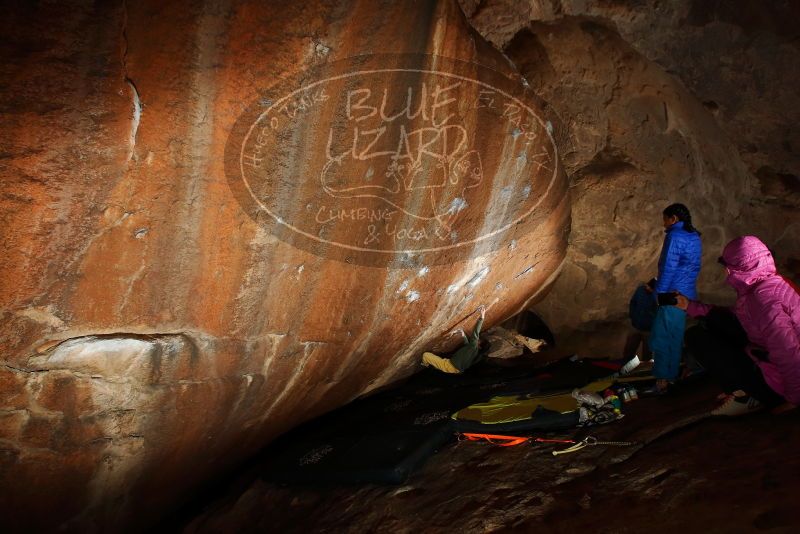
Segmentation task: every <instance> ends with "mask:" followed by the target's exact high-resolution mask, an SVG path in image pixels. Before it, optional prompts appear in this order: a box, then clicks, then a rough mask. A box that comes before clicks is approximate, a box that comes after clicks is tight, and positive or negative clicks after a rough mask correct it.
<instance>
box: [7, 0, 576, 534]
mask: <svg viewBox="0 0 800 534" xmlns="http://www.w3.org/2000/svg"><path fill="white" fill-rule="evenodd" d="M75 4H76V5H68V6H67V5H64V6H61V5H59V6H40V7H30V8H19V9H18V11H15V12H12V13H11V15H10V16H9V17H6V18H5V21H4V22H3V23H2V24H3V28H2V31H3V35H4V36H5V37H6V41H7V43H11V44H10V45H8V46H6V47H4V48H3V50H2V56H0V57H1V58H2V59H1V60H0V61H2V64H1V65H0V68H1V69H2V72H3V78H4V79H5V80H6V81H7V86H6V88H5V89H4V90H3V92H2V94H0V99H1V100H0V105H2V108H3V110H4V111H3V124H2V127H0V136H1V137H2V146H3V149H2V150H3V162H4V164H3V167H2V169H3V170H2V173H3V193H4V194H3V196H2V197H0V217H2V224H3V229H4V231H3V254H2V255H1V256H2V259H0V262H2V272H3V277H2V280H0V298H2V314H3V315H2V317H3V319H2V326H0V336H1V337H0V343H2V346H3V354H2V357H3V359H4V363H5V367H4V369H3V371H2V374H0V380H2V382H0V383H2V385H3V396H2V406H0V409H2V410H3V411H4V412H3V413H4V418H3V419H2V424H0V430H2V432H3V434H2V436H0V437H2V439H3V444H4V445H3V449H4V454H3V455H2V459H1V461H2V462H3V464H2V465H3V467H2V472H3V474H4V476H3V477H2V482H0V494H2V497H0V503H1V506H2V510H3V512H2V513H3V516H4V517H10V515H9V514H11V513H12V511H13V516H14V517H19V518H24V524H25V525H26V527H29V528H34V527H37V526H38V527H54V526H58V525H67V526H69V527H72V528H84V527H86V526H87V525H89V526H91V525H93V526H94V527H96V528H103V527H105V528H109V527H111V526H114V525H118V524H121V523H122V522H124V523H125V524H126V525H128V526H130V527H135V526H141V525H145V524H147V523H149V522H150V521H152V520H153V519H154V518H156V517H158V516H159V515H161V514H162V513H163V512H164V511H165V510H167V509H170V508H171V507H173V506H174V505H175V503H177V502H179V501H180V499H181V498H183V497H185V496H186V495H187V491H188V489H189V488H192V487H194V486H196V485H198V484H199V483H200V482H201V481H204V480H207V479H208V478H209V477H211V476H213V475H215V474H217V473H220V472H221V471H222V470H223V469H224V468H226V467H229V466H231V465H233V464H235V463H236V462H237V461H239V460H241V459H242V458H244V457H246V456H247V455H249V454H251V453H252V452H253V451H255V450H256V449H257V448H258V447H260V446H261V445H263V444H264V443H266V442H267V441H269V440H270V439H272V438H273V437H275V436H276V435H278V434H280V433H282V432H284V431H285V430H287V429H288V428H290V427H292V426H294V425H296V424H298V423H300V422H302V421H303V420H306V419H308V418H310V417H313V416H315V415H318V414H320V413H323V412H325V411H327V410H330V409H332V408H334V407H336V406H338V405H341V404H342V403H345V402H347V401H349V400H351V399H353V398H355V397H357V396H359V395H362V394H365V393H367V392H369V391H371V390H374V389H375V388H378V387H381V386H383V385H385V384H387V383H390V382H391V381H393V380H395V379H398V378H400V377H402V376H404V375H406V374H408V373H410V372H412V371H413V370H414V368H415V366H416V365H417V359H418V357H419V354H420V353H421V351H423V350H427V349H434V350H445V349H447V348H450V347H452V346H453V344H454V343H456V340H455V339H453V338H449V337H447V333H448V332H449V331H451V330H452V329H453V328H454V327H456V326H459V325H460V326H464V327H467V328H469V327H471V326H472V321H473V320H474V315H472V313H473V312H474V310H475V309H476V308H477V306H478V305H480V304H486V305H488V306H489V311H488V314H487V317H488V322H489V323H496V322H498V321H500V320H502V319H505V318H506V317H508V316H510V315H512V314H513V313H515V312H516V311H518V310H519V309H521V308H522V307H523V306H525V304H526V303H527V302H528V301H529V299H531V298H535V297H536V295H537V294H539V293H540V292H541V291H542V290H543V289H545V288H546V287H547V286H548V285H549V284H550V282H552V280H553V279H554V277H555V275H556V274H557V272H558V269H559V268H560V265H561V264H562V262H563V259H564V255H565V247H566V237H567V233H568V230H569V211H570V210H569V200H568V196H567V187H566V181H565V178H564V174H563V171H562V170H561V166H560V164H559V158H558V152H557V147H556V145H555V143H554V141H553V138H552V135H551V134H552V124H550V123H548V122H547V118H546V117H545V116H544V115H543V114H542V112H541V108H540V107H539V106H538V105H537V104H536V101H535V99H534V98H533V97H532V96H531V95H530V94H529V93H528V91H527V90H526V89H525V87H524V86H523V84H522V83H521V81H520V80H519V79H518V78H516V77H515V76H514V74H513V72H511V71H510V67H509V66H508V64H507V62H506V61H505V60H504V58H503V57H502V56H501V55H500V54H498V53H497V52H496V51H494V50H493V49H492V48H491V47H489V46H488V45H486V44H485V43H484V42H483V40H482V39H481V38H480V37H478V36H477V35H475V34H474V33H473V32H472V31H471V30H470V29H469V27H468V26H467V24H466V23H465V21H464V19H463V16H462V14H461V12H460V10H459V8H458V6H457V5H456V4H455V3H454V2H451V1H442V2H414V3H406V2H387V3H384V4H381V3H374V2H366V1H361V2H358V1H350V2H344V3H342V2H336V3H334V2H322V1H318V2H302V3H300V2H298V3H287V2H268V3H264V2H256V1H250V2H244V3H232V2H231V3H228V2H223V1H208V2H205V3H203V4H202V5H198V4H189V3H188V2H186V3H183V2H180V3H175V2H167V3H164V2H155V1H153V2H145V3H129V4H128V6H127V9H126V8H125V7H124V5H123V4H122V3H119V4H117V5H112V4H108V3H103V4H97V5H83V4H81V5H77V2H76V3H75ZM378 53H380V54H390V55H391V57H388V56H386V57H384V56H372V58H371V59H370V58H367V59H363V60H354V59H348V58H352V56H358V55H370V54H378ZM376 58H378V59H376ZM381 58H383V59H381ZM442 58H450V59H442ZM358 61H362V65H367V66H368V67H369V68H370V69H372V70H376V69H378V70H380V69H387V68H389V67H392V68H394V69H396V72H392V73H391V75H389V74H386V73H384V74H382V75H380V76H378V77H374V76H373V77H370V76H367V75H363V76H361V75H360V76H359V77H357V78H351V79H349V80H352V79H355V80H357V82H358V83H356V82H352V83H350V82H347V83H345V82H341V83H336V82H332V83H329V84H327V85H326V86H325V87H326V88H327V93H326V95H327V97H328V98H327V99H325V100H318V101H317V102H318V103H320V104H324V105H319V106H317V107H314V106H313V105H306V104H303V105H305V106H306V108H305V109H304V110H303V111H302V112H297V113H295V115H294V116H293V117H292V120H293V121H294V122H293V123H291V124H288V123H285V124H279V125H278V128H276V129H275V132H276V134H275V135H274V136H273V137H270V138H269V139H267V138H264V139H263V143H261V141H256V142H257V143H261V146H262V147H265V148H263V153H264V154H265V155H266V157H267V159H266V161H267V163H266V164H265V165H264V166H263V167H260V173H259V174H257V175H254V176H250V178H251V179H253V180H255V179H257V180H260V181H259V182H258V187H257V188H255V189H256V190H257V191H255V192H254V194H253V195H251V196H250V197H249V198H250V199H251V200H255V199H260V200H263V199H265V198H268V199H269V201H270V202H271V203H270V202H267V203H266V204H265V205H266V206H270V207H271V209H270V211H269V212H266V211H265V210H264V209H261V210H259V209H258V203H251V202H250V201H249V200H248V197H247V196H243V195H242V193H243V191H244V190H243V188H242V187H241V184H242V176H238V175H237V174H236V173H235V172H232V171H231V169H234V170H235V169H236V165H232V162H233V163H235V160H231V159H230V155H231V154H237V153H239V154H241V153H243V151H241V150H239V151H237V150H234V149H235V148H236V147H237V146H239V145H236V143H240V144H241V146H245V147H246V146H247V142H248V139H249V142H251V143H252V142H253V138H252V137H250V138H248V137H246V136H245V135H242V137H241V138H237V137H236V136H237V135H239V134H243V133H244V132H246V131H249V126H248V125H253V124H259V125H262V126H263V125H268V126H271V124H272V123H271V118H272V117H274V116H275V115H270V114H269V113H280V112H281V110H278V109H273V108H271V107H270V106H273V107H274V103H275V102H278V101H280V99H281V98H284V97H286V96H287V95H290V94H292V91H295V90H301V91H300V93H297V95H299V96H304V95H307V94H308V92H307V91H305V90H303V88H304V87H306V86H307V85H309V84H312V83H314V82H316V81H319V80H321V79H323V78H324V77H325V76H328V77H333V76H334V75H340V74H342V72H350V71H352V69H354V68H356V66H357V65H358V64H359V63H358ZM401 68H402V69H405V70H404V71H402V72H401ZM432 72H433V73H432ZM436 73H439V74H436ZM441 73H446V74H449V75H452V74H458V76H460V78H458V79H459V80H462V81H463V82H464V83H462V84H461V85H459V86H458V87H457V88H456V89H454V90H453V91H455V98H453V100H452V101H448V102H445V100H449V99H447V98H444V99H442V98H440V100H439V101H438V104H440V105H439V107H438V108H436V107H435V106H436V104H437V101H436V100H435V97H434V96H433V93H434V92H435V88H436V87H437V84H439V85H438V86H439V87H444V80H445V79H446V76H444V75H442V74H441ZM501 73H504V74H501ZM505 76H509V78H506V77H505ZM469 80H479V81H481V83H482V84H483V85H481V84H476V83H473V82H470V81H469ZM423 84H425V86H426V87H428V88H430V92H429V93H428V96H429V97H430V98H432V99H434V100H430V101H429V102H428V106H434V107H428V108H427V109H428V111H427V112H426V113H421V114H418V115H413V114H412V113H409V114H408V115H407V116H405V117H402V116H401V117H399V118H397V119H396V120H388V119H387V118H385V117H381V116H372V115H370V108H369V107H366V106H373V104H372V101H363V102H361V101H359V102H360V104H356V105H361V106H362V107H361V108H358V109H360V110H361V112H362V113H363V114H362V115H358V114H357V113H351V112H353V110H354V109H355V110H356V112H358V109H356V105H354V101H353V100H352V99H351V101H350V106H349V107H348V95H350V94H351V93H350V92H351V91H357V90H359V89H364V88H367V89H370V88H371V89H374V90H375V91H374V93H373V94H372V96H373V97H377V96H379V95H382V89H386V88H389V87H396V88H399V90H398V91H397V92H395V93H394V94H393V95H390V96H389V101H388V108H390V109H391V110H394V111H395V112H396V111H397V110H401V109H402V105H403V102H404V100H403V98H404V97H403V95H404V94H406V92H407V91H408V90H409V89H413V90H414V91H415V94H417V95H420V94H421V93H420V92H419V89H420V87H421V85H423ZM404 90H405V91H404ZM482 90H487V91H488V92H484V93H481V91H482ZM356 96H357V94H356ZM443 96H444V93H440V97H443ZM312 97H313V95H312ZM412 98H415V97H412ZM482 98H483V100H481V99H482ZM490 98H493V99H494V100H493V102H494V104H489V99H490ZM312 101H313V98H312ZM375 101H377V100H375ZM284 102H285V101H284ZM295 102H296V103H297V102H300V103H301V104H302V101H301V100H298V101H295ZM415 102H418V101H416V100H415ZM442 102H445V103H444V104H443V103H442ZM258 106H262V107H263V108H264V109H265V110H270V109H271V110H272V111H271V112H270V111H267V114H266V115H265V116H264V117H262V118H261V119H260V120H261V121H262V122H257V121H258V120H259V117H260V114H261V113H260V112H259V113H257V112H256V110H258V109H259V107H258ZM509 106H511V107H509ZM448 109H449V110H452V114H450V113H447V114H445V113H444V111H446V110H448ZM364 110H366V111H364ZM526 110H527V111H526ZM294 111H296V110H294ZM437 113H439V115H437ZM367 115H370V116H367ZM388 115H389V113H388V112H387V117H388ZM412 115H413V116H412ZM450 115H452V117H451V118H448V117H449V116H450ZM284 116H287V117H288V116H289V115H287V111H286V110H284V115H282V116H281V117H284ZM375 117H378V119H379V120H378V119H376V118H375ZM361 119H363V120H361ZM445 119H446V120H445ZM248 121H251V122H248ZM264 121H266V122H264ZM370 121H373V122H370ZM375 121H377V122H375ZM355 123H358V125H369V128H368V129H365V128H362V129H361V130H359V131H361V132H364V131H376V130H379V129H380V128H385V129H386V134H385V136H386V137H385V138H384V139H383V141H381V142H383V143H384V146H383V149H382V151H383V152H390V150H395V152H393V153H388V154H383V155H382V156H381V155H378V156H375V157H374V158H373V157H372V156H373V155H374V154H373V152H369V151H368V149H370V150H372V149H374V151H377V150H378V148H379V147H380V146H381V145H380V144H376V145H374V146H372V145H369V144H370V143H371V141H370V140H369V138H367V140H366V143H367V145H369V146H365V145H364V144H358V143H359V142H364V141H363V138H361V139H362V140H361V141H359V140H358V139H356V141H355V145H354V146H357V147H358V150H356V149H355V148H354V149H353V150H352V151H350V156H348V157H349V158H350V159H347V158H345V159H340V160H335V159H333V158H330V157H328V155H327V154H330V152H326V148H327V147H328V145H327V142H328V140H329V139H332V137H331V135H332V134H336V135H337V136H338V135H339V134H341V136H340V137H336V138H335V139H336V141H335V142H334V143H333V144H332V145H330V146H331V147H333V148H337V149H339V150H340V152H339V154H343V153H345V152H346V149H347V146H349V145H348V143H350V142H352V141H351V140H352V137H353V136H355V137H358V135H361V134H355V133H353V132H355V130H354V129H353V127H354V125H355ZM450 124H453V125H454V127H453V128H452V129H451V130H447V132H448V133H447V134H445V129H446V127H447V125H450ZM401 125H402V126H403V127H402V128H401V127H400V126H401ZM455 126H457V127H455ZM348 132H349V133H348ZM412 132H417V133H416V134H412ZM450 133H452V135H453V136H454V137H448V138H447V139H449V141H448V140H447V139H445V136H446V135H449V134H450ZM528 134H530V135H528ZM348 135H350V136H351V137H350V138H348V137H347V136H348ZM414 135H416V137H414ZM459 135H460V136H461V137H459ZM426 136H427V137H426ZM453 139H457V140H458V141H457V142H456V144H452V140H453ZM462 141H463V146H462V145H461V142H462ZM336 143H339V144H338V145H337V144H336ZM400 146H402V147H403V149H402V151H401V149H400V148H393V147H400ZM226 147H227V151H226ZM231 147H233V148H231ZM387 147H389V148H388V149H387ZM251 148H252V147H251ZM365 151H366V152H365ZM251 154H252V152H251ZM365 154H366V155H369V156H370V157H369V158H367V157H366V156H365ZM393 155H394V156H395V157H392V156H393ZM361 156H364V157H363V158H362V157H361ZM401 156H402V157H401ZM331 162H333V163H331ZM398 162H400V163H403V164H404V166H403V167H402V168H401V167H400V166H399V165H397V163H398ZM370 169H372V171H371V172H372V174H370ZM345 171H347V172H345ZM245 178H247V177H246V176H245ZM362 179H363V180H368V181H369V184H366V183H364V182H359V180H362ZM434 181H435V184H434ZM370 184H372V185H374V184H377V185H381V184H384V186H385V187H384V189H383V190H380V194H373V193H374V192H375V191H376V190H374V189H370V188H369V186H370ZM390 184H393V185H391V186H390ZM432 185H436V187H435V188H434V187H427V186H432ZM451 185H452V186H454V187H456V188H457V189H456V190H455V191H454V190H451V189H452V188H451V187H450V186H451ZM354 188H361V189H354ZM434 189H435V191H434ZM352 191H356V192H357V193H359V194H355V195H354V194H351V193H352ZM364 191H367V192H369V193H370V194H369V195H366V196H361V195H360V193H362V192H364ZM384 191H388V193H385V192H384ZM256 193H257V194H256ZM389 193H391V195H392V196H391V197H389ZM259 195H260V196H259ZM325 195H328V197H326V196H325ZM329 197H330V198H329ZM320 199H323V200H326V202H327V203H326V204H324V207H325V208H326V209H328V208H332V209H333V211H329V212H325V213H327V214H328V215H327V216H323V217H321V219H320V220H322V221H323V222H319V221H316V222H313V223H312V222H309V220H307V219H303V216H304V213H305V212H304V210H307V211H309V212H312V213H319V209H320V208H322V207H323V204H322V203H321V200H320ZM315 203H316V204H315ZM308 206H312V208H313V209H308ZM387 207H392V208H393V209H395V210H396V212H397V214H396V215H394V216H393V217H395V218H394V219H392V221H393V222H396V223H398V225H397V226H395V227H393V228H394V229H393V230H392V229H390V228H389V226H388V223H387V219H386V218H383V219H380V220H379V223H380V224H383V226H380V227H376V228H375V229H376V230H380V231H382V232H383V233H381V234H380V237H381V239H382V240H383V241H382V242H381V243H382V245H386V246H384V247H383V248H382V249H381V250H378V251H376V250H371V249H368V250H356V251H355V252H353V250H354V249H352V248H347V246H351V247H352V245H353V244H354V243H357V242H359V240H361V236H364V238H365V239H366V237H367V236H368V234H369V230H370V228H369V225H370V224H374V223H375V222H376V221H375V220H374V219H370V217H366V218H363V217H361V216H360V215H356V216H355V217H353V216H350V217H349V218H348V217H346V216H344V215H342V213H345V214H352V213H354V212H353V211H352V210H358V209H364V210H367V211H366V212H358V211H356V212H355V213H356V214H358V213H371V212H370V211H369V210H380V209H386V208H387ZM290 219H291V220H290ZM298 221H299V222H298ZM287 222H290V223H297V224H292V225H291V226H292V227H294V228H300V229H301V230H303V232H305V234H302V233H299V232H297V231H295V230H294V229H292V228H290V225H287V224H286V223H287ZM400 223H403V224H400ZM412 223H413V224H412ZM303 225H305V226H303ZM403 227H408V228H409V229H410V230H408V231H407V232H406V233H405V234H404V235H403V237H401V236H400V235H399V230H401V229H402V228H403ZM437 231H438V232H439V235H437V234H436V232H437ZM306 234H308V235H306ZM420 235H422V237H419V236H420ZM415 236H416V237H415ZM443 236H444V237H446V240H445V239H444V238H443ZM391 240H394V241H391ZM402 240H405V242H401V241H402ZM361 242H362V243H363V240H361ZM387 243H388V244H387ZM426 243H428V244H427V245H426ZM343 245H346V246H343ZM365 246H366V245H365ZM432 249H435V250H432ZM397 251H399V252H397Z"/></svg>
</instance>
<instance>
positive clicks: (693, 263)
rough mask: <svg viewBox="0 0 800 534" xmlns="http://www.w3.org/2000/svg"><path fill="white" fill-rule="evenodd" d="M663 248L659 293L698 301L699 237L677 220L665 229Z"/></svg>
mask: <svg viewBox="0 0 800 534" xmlns="http://www.w3.org/2000/svg"><path fill="white" fill-rule="evenodd" d="M666 234H667V236H666V237H665V238H664V247H663V248H662V249H661V258H660V259H659V260H658V279H657V281H656V290H655V292H656V293H669V292H672V291H679V292H680V293H681V294H683V295H686V296H687V297H689V298H690V299H696V298H697V275H698V274H700V257H701V256H702V253H703V247H702V245H701V244H700V235H699V234H698V233H696V232H687V231H686V230H684V229H683V221H678V222H676V223H675V224H673V225H672V226H670V227H669V228H667V230H666Z"/></svg>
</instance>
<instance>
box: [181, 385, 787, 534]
mask: <svg viewBox="0 0 800 534" xmlns="http://www.w3.org/2000/svg"><path fill="white" fill-rule="evenodd" d="M716 392H717V390H716V388H714V387H713V385H711V384H708V383H698V384H692V385H684V386H683V387H682V388H680V389H679V390H677V391H674V392H673V393H672V394H670V395H669V396H665V397H660V398H647V399H640V400H639V401H636V402H634V403H630V404H628V405H626V417H625V418H624V419H622V420H621V421H618V422H616V423H614V424H611V425H607V426H603V427H597V428H594V429H591V432H590V433H591V435H594V436H596V437H598V438H599V439H605V440H629V441H635V442H636V445H634V446H628V447H601V446H596V447H587V448H585V449H583V450H581V451H578V452H575V453H572V454H565V455H562V456H558V457H554V456H553V455H551V454H550V451H551V450H553V449H554V447H553V446H551V445H544V444H540V445H536V446H530V445H521V446H517V447H508V448H504V447H498V446H493V445H489V444H483V443H474V442H463V441H462V442H454V443H453V444H451V445H449V446H447V447H445V448H444V449H443V450H441V451H440V452H439V453H438V454H436V455H435V456H434V457H432V458H431V459H430V460H429V461H428V462H427V464H426V465H425V466H424V467H423V468H422V469H421V470H419V471H418V472H417V473H415V474H414V475H412V476H411V478H410V479H409V480H408V481H407V483H406V484H405V485H403V486H399V487H398V486H383V487H381V486H373V485H369V486H361V487H358V486H342V487H324V488H308V487H305V488H297V487H279V486H276V485H273V484H270V483H267V482H264V481H263V480H262V479H261V478H260V476H259V466H258V465H257V464H254V465H251V466H250V467H249V468H247V469H246V470H245V471H244V472H243V473H242V474H241V475H240V476H239V478H238V479H236V480H235V481H234V482H232V483H230V484H228V485H227V487H225V488H224V489H220V488H218V489H217V491H218V493H217V494H216V495H213V496H212V499H210V500H209V501H208V502H206V503H205V504H202V505H201V506H199V507H196V508H195V511H194V512H192V514H191V515H192V517H191V518H190V519H189V520H188V522H187V521H183V520H182V524H181V528H183V529H184V531H185V532H190V533H205V532H232V531H239V532H242V531H244V532H301V531H303V532H505V531H519V532H534V531H545V532H580V531H582V530H587V531H588V530H591V531H595V532H643V531H651V532H676V531H680V530H683V531H688V532H700V531H702V532H726V533H727V532H755V531H759V532H760V531H768V532H797V531H798V529H800V514H799V513H798V512H797V504H798V502H800V500H799V499H800V477H798V474H800V455H798V454H797V452H798V445H800V425H798V422H800V413H799V412H800V411H795V412H790V413H788V414H784V415H780V416H775V415H772V414H768V413H762V414H756V415H752V416H749V417H744V418H739V419H735V420H734V419H716V418H710V417H707V416H706V415H705V414H706V413H707V411H708V409H709V408H711V407H712V406H713V398H714V396H715V394H716ZM580 436H582V434H581V435H580ZM558 448H560V447H558Z"/></svg>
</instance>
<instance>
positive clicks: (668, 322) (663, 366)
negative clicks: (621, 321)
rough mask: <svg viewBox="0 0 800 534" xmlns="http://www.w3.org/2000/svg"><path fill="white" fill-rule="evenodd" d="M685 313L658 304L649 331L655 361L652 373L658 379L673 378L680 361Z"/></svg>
mask: <svg viewBox="0 0 800 534" xmlns="http://www.w3.org/2000/svg"><path fill="white" fill-rule="evenodd" d="M685 326H686V313H685V312H684V311H683V310H680V309H678V308H676V307H675V306H659V308H658V311H657V312H656V317H655V319H654V320H653V330H652V331H651V332H650V350H652V351H653V358H654V360H655V363H654V365H653V375H654V376H655V377H656V378H657V379H660V380H675V379H676V378H677V377H678V369H679V367H680V362H681V349H682V347H683V331H684V328H685Z"/></svg>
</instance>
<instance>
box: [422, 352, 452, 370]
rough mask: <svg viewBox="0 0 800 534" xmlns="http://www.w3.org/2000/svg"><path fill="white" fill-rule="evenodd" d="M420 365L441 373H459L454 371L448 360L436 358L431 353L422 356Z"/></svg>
mask: <svg viewBox="0 0 800 534" xmlns="http://www.w3.org/2000/svg"><path fill="white" fill-rule="evenodd" d="M422 365H430V366H432V367H434V368H436V369H438V370H439V371H441V372H443V373H450V374H458V373H459V370H458V369H456V367H455V366H454V365H453V363H452V362H451V361H450V360H448V359H447V358H442V357H440V356H437V355H436V354H434V353H432V352H426V353H424V354H423V355H422Z"/></svg>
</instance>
